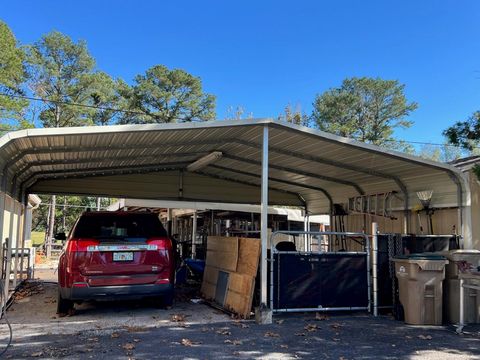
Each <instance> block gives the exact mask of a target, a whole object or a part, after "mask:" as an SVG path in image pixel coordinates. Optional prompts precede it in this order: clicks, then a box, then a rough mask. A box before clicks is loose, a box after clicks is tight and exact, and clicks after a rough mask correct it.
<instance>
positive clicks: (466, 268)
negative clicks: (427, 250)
mask: <svg viewBox="0 0 480 360" xmlns="http://www.w3.org/2000/svg"><path fill="white" fill-rule="evenodd" d="M438 254H439V255H442V256H445V257H446V258H447V259H448V261H449V263H448V265H447V266H446V267H445V280H444V282H443V301H444V305H443V316H444V319H445V321H446V322H448V323H450V324H458V323H459V322H460V279H459V278H458V274H459V272H460V271H463V272H466V273H468V272H471V271H472V270H473V271H478V269H479V266H480V251H479V250H450V251H442V252H439V253H438ZM460 269H462V270H460ZM478 278H479V280H477V281H476V280H473V279H466V280H464V283H465V284H471V285H477V286H478V285H480V276H479V277H478ZM463 309H464V322H465V323H466V324H478V323H480V290H475V289H468V288H466V289H464V303H463Z"/></svg>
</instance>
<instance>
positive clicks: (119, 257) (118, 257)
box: [113, 251, 133, 261]
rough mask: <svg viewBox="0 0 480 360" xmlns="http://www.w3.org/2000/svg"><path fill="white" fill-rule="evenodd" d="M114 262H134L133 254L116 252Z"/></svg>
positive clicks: (130, 252)
mask: <svg viewBox="0 0 480 360" xmlns="http://www.w3.org/2000/svg"><path fill="white" fill-rule="evenodd" d="M113 261H133V252H132V251H129V252H125V251H123V252H114V253H113Z"/></svg>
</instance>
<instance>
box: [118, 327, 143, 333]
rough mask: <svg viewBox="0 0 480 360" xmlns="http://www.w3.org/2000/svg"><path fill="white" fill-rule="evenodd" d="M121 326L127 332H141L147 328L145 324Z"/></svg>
mask: <svg viewBox="0 0 480 360" xmlns="http://www.w3.org/2000/svg"><path fill="white" fill-rule="evenodd" d="M123 328H124V329H126V330H127V331H128V332H129V333H134V332H143V331H147V330H148V328H147V327H145V326H124V327H123Z"/></svg>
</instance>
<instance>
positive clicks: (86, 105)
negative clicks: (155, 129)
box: [0, 93, 153, 117]
mask: <svg viewBox="0 0 480 360" xmlns="http://www.w3.org/2000/svg"><path fill="white" fill-rule="evenodd" d="M0 95H1V96H5V97H9V98H15V99H24V100H31V101H41V102H49V103H52V104H60V105H69V106H78V107H84V108H89V109H97V110H108V111H114V112H123V113H127V114H132V115H142V116H150V117H153V116H152V115H149V114H145V113H143V112H139V111H133V110H124V109H115V108H112V107H107V106H97V105H88V104H79V103H72V102H68V101H61V100H50V99H42V98H36V97H32V96H25V95H14V94H5V93H0Z"/></svg>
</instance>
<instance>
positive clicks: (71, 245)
mask: <svg viewBox="0 0 480 360" xmlns="http://www.w3.org/2000/svg"><path fill="white" fill-rule="evenodd" d="M99 244H100V242H99V241H98V240H95V239H70V240H69V241H68V243H67V253H69V252H71V253H73V252H80V251H88V247H89V246H97V245H99Z"/></svg>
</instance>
